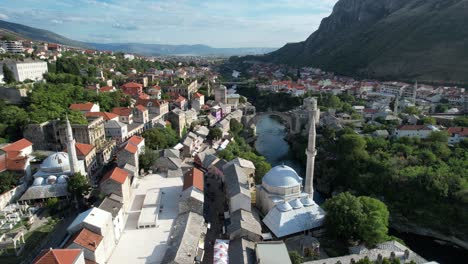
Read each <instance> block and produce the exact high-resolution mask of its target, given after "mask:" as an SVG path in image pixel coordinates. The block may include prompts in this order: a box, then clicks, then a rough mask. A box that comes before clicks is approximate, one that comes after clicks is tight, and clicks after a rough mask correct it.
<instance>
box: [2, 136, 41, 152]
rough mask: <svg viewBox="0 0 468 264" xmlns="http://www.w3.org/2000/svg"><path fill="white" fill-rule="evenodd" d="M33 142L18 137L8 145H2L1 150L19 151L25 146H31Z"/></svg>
mask: <svg viewBox="0 0 468 264" xmlns="http://www.w3.org/2000/svg"><path fill="white" fill-rule="evenodd" d="M32 145H33V143H31V142H30V141H29V140H27V139H25V138H23V139H20V140H18V141H16V142H14V143H11V144H10V145H7V146H6V147H3V148H2V150H3V151H5V152H9V151H21V150H23V149H25V148H28V147H30V146H32Z"/></svg>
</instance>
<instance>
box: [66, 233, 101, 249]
mask: <svg viewBox="0 0 468 264" xmlns="http://www.w3.org/2000/svg"><path fill="white" fill-rule="evenodd" d="M102 239H103V236H101V235H99V234H96V233H94V232H92V231H90V230H88V229H86V228H83V229H81V231H80V232H78V233H77V234H76V235H75V236H74V237H73V238H72V239H71V242H72V243H75V244H77V245H80V246H82V247H84V248H86V249H89V250H91V251H93V252H94V251H96V249H97V247H98V246H99V244H100V243H101V241H102Z"/></svg>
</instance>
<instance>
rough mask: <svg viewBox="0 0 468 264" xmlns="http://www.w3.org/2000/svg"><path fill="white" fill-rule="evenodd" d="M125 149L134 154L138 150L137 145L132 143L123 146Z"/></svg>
mask: <svg viewBox="0 0 468 264" xmlns="http://www.w3.org/2000/svg"><path fill="white" fill-rule="evenodd" d="M124 149H125V150H126V151H128V152H130V153H132V154H135V153H137V152H138V147H137V146H135V145H133V144H132V143H130V142H129V143H127V145H126V146H125V148H124Z"/></svg>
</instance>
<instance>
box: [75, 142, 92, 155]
mask: <svg viewBox="0 0 468 264" xmlns="http://www.w3.org/2000/svg"><path fill="white" fill-rule="evenodd" d="M75 148H76V154H77V155H79V156H86V155H88V154H89V153H90V152H91V151H92V150H93V149H94V146H93V145H90V144H82V143H76V144H75Z"/></svg>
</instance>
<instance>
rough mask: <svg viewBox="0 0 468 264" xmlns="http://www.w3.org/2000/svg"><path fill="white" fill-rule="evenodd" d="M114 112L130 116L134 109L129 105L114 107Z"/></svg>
mask: <svg viewBox="0 0 468 264" xmlns="http://www.w3.org/2000/svg"><path fill="white" fill-rule="evenodd" d="M112 113H114V114H116V115H119V116H130V115H131V114H132V109H131V108H128V107H115V108H114V109H112Z"/></svg>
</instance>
